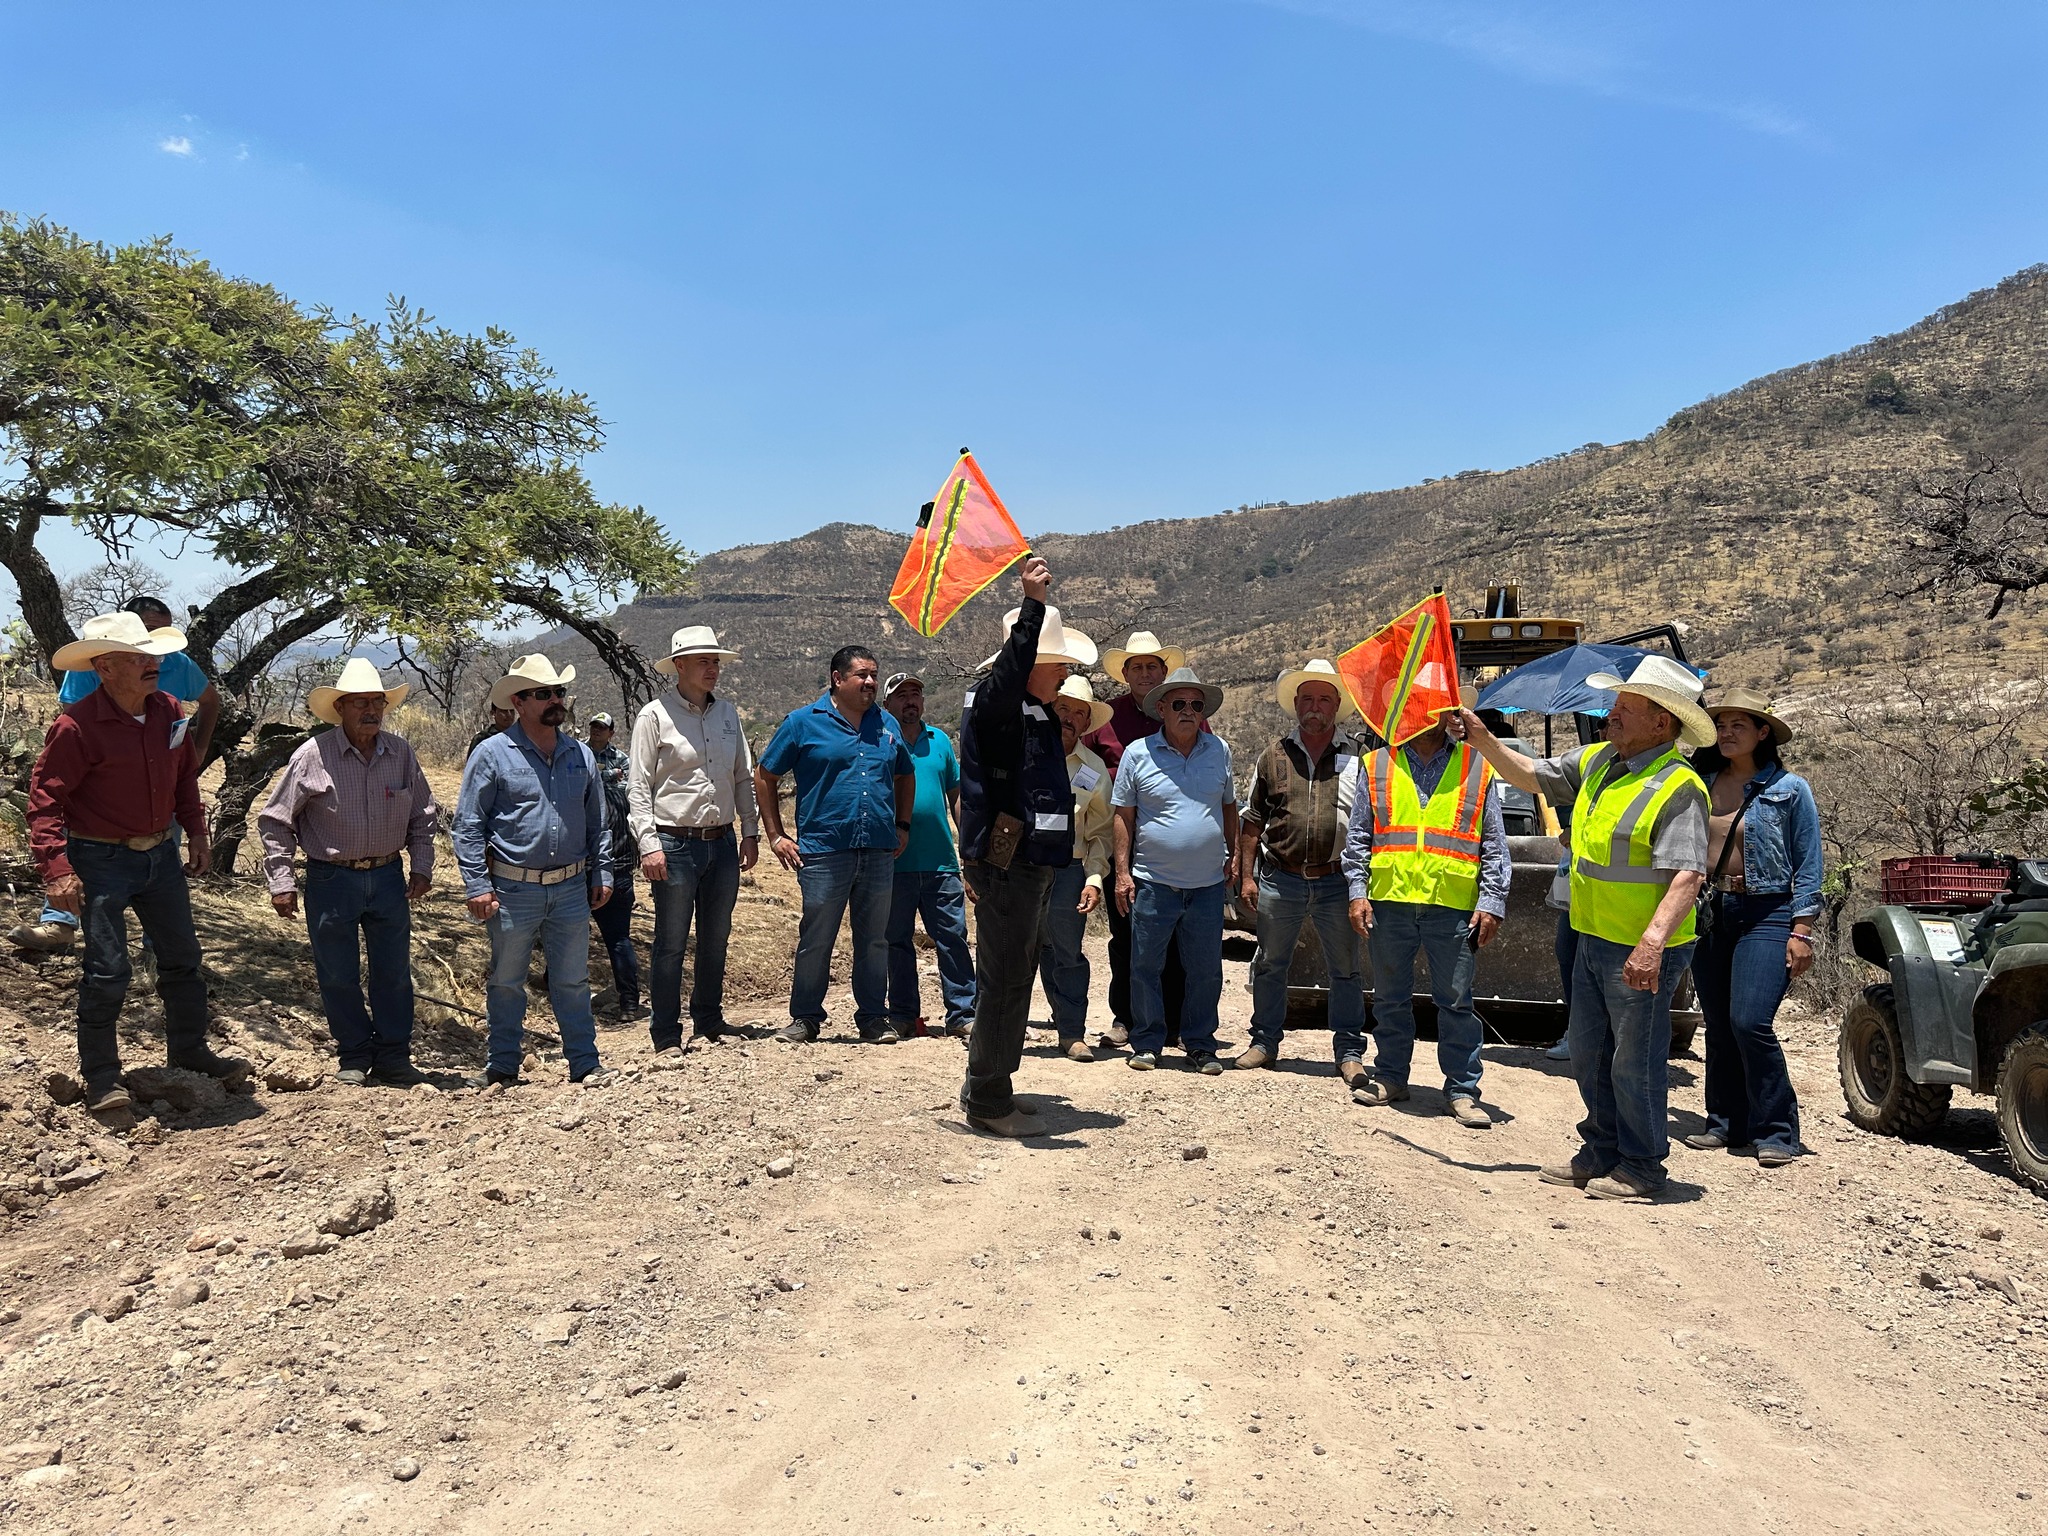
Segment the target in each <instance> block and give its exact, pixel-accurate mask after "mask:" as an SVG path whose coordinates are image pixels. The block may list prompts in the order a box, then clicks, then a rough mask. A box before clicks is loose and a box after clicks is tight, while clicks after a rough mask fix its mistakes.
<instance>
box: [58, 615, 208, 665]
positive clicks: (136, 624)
mask: <svg viewBox="0 0 2048 1536" xmlns="http://www.w3.org/2000/svg"><path fill="white" fill-rule="evenodd" d="M183 649H185V631H183V630H182V629H174V628H172V627H171V626H170V625H168V624H166V625H165V626H164V627H163V628H162V629H151V628H150V627H149V626H148V625H147V624H145V623H143V622H142V616H141V615H140V614H135V613H127V612H122V613H102V614H99V615H98V616H96V617H94V618H90V619H87V620H86V621H85V623H84V625H83V626H81V628H80V632H79V637H78V638H77V639H76V640H74V641H72V642H71V643H70V644H69V645H60V646H58V647H57V654H56V655H54V656H52V657H51V658H50V665H51V666H53V667H55V668H56V669H57V670H58V671H59V672H90V671H91V670H92V659H93V657H95V656H105V655H108V654H110V653H112V652H114V651H128V652H132V653H133V654H135V655H138V656H168V655H169V654H170V653H171V652H172V651H182V650H183Z"/></svg>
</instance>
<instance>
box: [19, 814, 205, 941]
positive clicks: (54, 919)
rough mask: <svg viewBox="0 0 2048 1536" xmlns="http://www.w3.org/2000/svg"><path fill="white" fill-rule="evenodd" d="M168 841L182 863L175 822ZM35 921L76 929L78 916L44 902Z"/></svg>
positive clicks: (181, 835)
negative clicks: (176, 850) (176, 851)
mask: <svg viewBox="0 0 2048 1536" xmlns="http://www.w3.org/2000/svg"><path fill="white" fill-rule="evenodd" d="M170 841H171V846H172V847H173V848H176V849H179V850H181V851H180V855H179V857H180V861H181V862H182V860H183V852H182V850H183V849H184V846H185V829H184V828H183V827H182V826H180V825H179V824H178V823H177V822H175V821H174V822H172V823H171V838H170ZM36 921H37V922H39V923H62V924H64V925H65V926H66V927H68V928H76V927H77V926H78V914H77V913H76V912H66V911H65V910H64V909H63V908H62V907H53V906H51V905H50V904H49V903H48V902H47V901H46V902H44V903H43V915H42V916H41V917H39V918H37V919H36ZM142 947H143V948H144V949H148V948H149V947H150V943H149V935H148V934H147V933H145V934H143V936H142Z"/></svg>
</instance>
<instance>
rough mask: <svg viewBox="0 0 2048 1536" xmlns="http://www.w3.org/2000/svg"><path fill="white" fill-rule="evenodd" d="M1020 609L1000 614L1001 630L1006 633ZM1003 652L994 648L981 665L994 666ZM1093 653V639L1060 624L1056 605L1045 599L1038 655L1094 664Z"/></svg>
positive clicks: (1047, 659)
mask: <svg viewBox="0 0 2048 1536" xmlns="http://www.w3.org/2000/svg"><path fill="white" fill-rule="evenodd" d="M1023 612H1024V610H1023V609H1022V608H1012V609H1011V610H1010V611H1009V612H1008V613H1006V614H1004V615H1003V633H1004V634H1006V635H1007V634H1008V633H1009V632H1010V631H1011V630H1012V629H1013V628H1015V627H1016V623H1017V619H1018V616H1019V615H1020V614H1022V613H1023ZM1002 654H1003V653H1002V652H1001V651H997V652H996V655H995V656H991V657H989V659H988V660H987V661H984V662H983V663H982V665H983V666H984V667H992V666H994V665H995V664H996V656H1000V655H1002ZM1095 657H1096V651H1095V642H1094V641H1093V640H1090V639H1089V638H1088V637H1087V636H1086V635H1084V634H1082V633H1081V631H1079V630H1078V629H1071V628H1069V627H1068V626H1067V625H1065V624H1062V623H1061V622H1060V611H1059V609H1057V608H1055V607H1053V606H1052V605H1051V604H1050V603H1048V604H1047V605H1046V609H1045V622H1044V623H1043V624H1041V625H1040V626H1039V628H1038V659H1039V660H1040V661H1065V662H1071V663H1072V664H1073V665H1075V666H1077V667H1092V666H1094V665H1095Z"/></svg>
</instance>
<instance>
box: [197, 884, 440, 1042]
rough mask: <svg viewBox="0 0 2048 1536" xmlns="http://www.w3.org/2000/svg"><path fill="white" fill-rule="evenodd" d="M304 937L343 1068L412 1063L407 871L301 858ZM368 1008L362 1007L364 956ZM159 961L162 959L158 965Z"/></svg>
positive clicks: (409, 909)
mask: <svg viewBox="0 0 2048 1536" xmlns="http://www.w3.org/2000/svg"><path fill="white" fill-rule="evenodd" d="M306 936H307V938H309V939H310V940H311V941H312V944H313V974H314V975H315V976H317V977H318V978H319V979H320V1007H321V1010H322V1011H323V1012H324V1013H325V1014H326V1015H327V1029H328V1033H330V1034H332V1035H333V1036H334V1049H335V1054H336V1055H337V1056H338V1057H339V1058H340V1064H341V1066H342V1067H343V1069H344V1070H351V1069H352V1070H354V1071H358V1072H366V1071H368V1070H370V1069H371V1068H372V1067H403V1066H406V1065H408V1064H410V1062H411V1060H412V907H411V905H410V904H409V903H408V902H407V901H406V899H405V867H404V864H403V861H401V860H398V859H394V860H392V861H391V862H390V863H389V864H386V865H384V866H383V867H382V868H380V869H344V868H343V867H342V866H341V865H339V864H330V863H328V862H327V861H326V860H324V859H311V858H309V859H307V860H306ZM365 951H367V952H368V955H369V972H370V1005H369V1007H368V1009H365V1008H364V1007H363V956H364V952H365ZM159 963H161V962H159Z"/></svg>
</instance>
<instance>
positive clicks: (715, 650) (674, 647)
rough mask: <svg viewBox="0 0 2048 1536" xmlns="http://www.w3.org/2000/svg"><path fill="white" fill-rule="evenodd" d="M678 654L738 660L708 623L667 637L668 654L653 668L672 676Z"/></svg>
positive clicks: (737, 655)
mask: <svg viewBox="0 0 2048 1536" xmlns="http://www.w3.org/2000/svg"><path fill="white" fill-rule="evenodd" d="M678 656H716V657H717V658H718V659H719V660H720V661H738V660H739V658H740V653H739V652H738V651H729V650H727V649H726V648H725V647H724V646H722V645H720V644H719V643H718V636H717V634H715V633H714V632H713V631H712V628H711V626H710V625H709V624H685V625H684V626H683V627H682V628H681V629H679V630H677V631H676V632H675V633H674V634H672V635H670V636H669V637H668V654H667V655H666V656H664V657H662V658H661V659H660V660H659V661H657V662H655V664H654V670H655V671H657V672H666V673H667V674H668V675H669V676H670V677H674V676H675V675H676V658H677V657H678ZM571 675H573V673H572V674H571Z"/></svg>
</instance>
